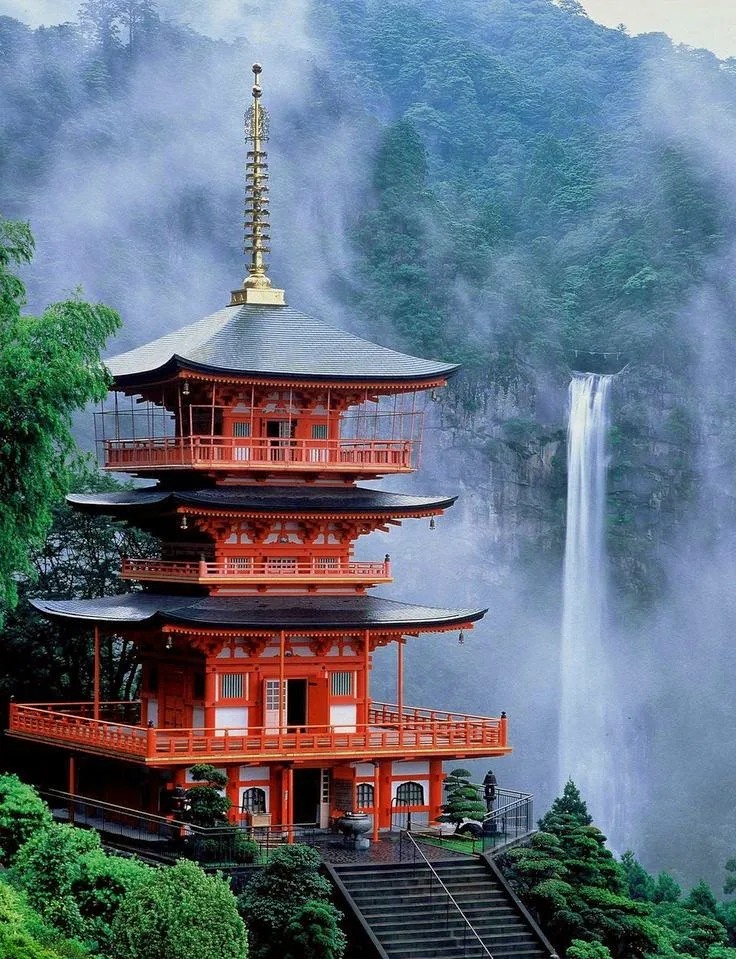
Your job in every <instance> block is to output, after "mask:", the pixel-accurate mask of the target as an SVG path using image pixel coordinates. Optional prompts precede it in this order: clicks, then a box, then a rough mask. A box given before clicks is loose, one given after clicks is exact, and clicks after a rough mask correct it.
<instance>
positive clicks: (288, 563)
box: [267, 556, 297, 573]
mask: <svg viewBox="0 0 736 959" xmlns="http://www.w3.org/2000/svg"><path fill="white" fill-rule="evenodd" d="M267 563H268V570H269V572H272V573H291V572H296V564H297V559H296V557H295V556H270V557H269V558H268V560H267Z"/></svg>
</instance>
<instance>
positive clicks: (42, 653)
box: [0, 459, 157, 702]
mask: <svg viewBox="0 0 736 959" xmlns="http://www.w3.org/2000/svg"><path fill="white" fill-rule="evenodd" d="M69 487H70V492H73V493H97V492H103V491H115V490H119V489H120V484H119V483H117V482H116V481H115V480H113V479H111V478H110V477H107V476H105V475H104V474H102V473H101V472H100V471H99V470H97V469H96V468H95V467H92V466H90V465H89V463H88V462H87V461H86V460H83V459H80V460H77V461H75V462H73V463H72V464H71V467H70V471H69ZM156 554H157V545H156V544H155V542H154V540H153V538H152V537H150V536H148V535H146V534H144V533H141V531H140V530H136V529H135V528H131V527H128V526H125V525H123V524H122V523H118V522H115V521H113V520H112V519H111V518H110V517H107V516H98V515H95V514H93V513H86V512H83V511H80V510H75V509H73V508H72V507H71V506H69V505H68V504H67V503H66V502H64V501H61V502H58V503H56V504H55V505H54V507H53V509H52V525H51V528H50V529H49V530H48V532H47V534H46V537H45V539H44V541H43V543H42V544H41V545H40V546H34V547H33V548H32V549H31V550H30V557H29V558H30V564H31V567H32V569H33V575H32V576H31V577H29V578H28V579H24V580H23V581H21V582H20V583H19V584H18V593H19V598H20V600H21V601H20V602H19V604H18V606H17V607H16V608H15V609H14V610H12V611H11V612H9V613H8V615H7V617H6V622H5V629H4V631H3V649H4V656H3V669H2V672H0V701H1V700H3V699H4V700H6V701H7V699H8V698H9V697H10V696H11V695H13V696H15V698H16V699H18V700H20V701H26V702H39V701H49V700H53V699H59V700H67V701H71V702H84V701H88V700H89V699H91V696H92V683H93V653H92V650H93V643H92V632H91V630H89V629H87V628H85V627H84V626H83V625H80V626H75V625H74V624H68V623H59V622H55V621H52V620H49V619H48V618H47V617H45V616H41V614H40V613H38V612H37V611H36V610H35V609H34V608H33V606H31V604H30V603H29V602H27V600H29V599H32V598H34V597H37V596H41V597H44V596H46V597H47V596H54V597H55V598H58V599H90V598H92V597H97V596H106V595H111V594H113V593H119V592H123V591H125V587H126V584H125V582H124V581H122V580H121V579H120V575H119V574H120V564H121V560H122V558H123V556H155V555H156ZM137 677H138V651H137V646H136V644H135V643H133V642H132V641H130V640H129V639H126V638H124V637H122V636H118V635H115V634H114V633H111V632H108V631H103V632H102V634H101V636H100V681H101V693H102V698H103V699H107V700H110V701H121V700H129V699H133V698H135V696H134V693H135V689H136V682H137Z"/></svg>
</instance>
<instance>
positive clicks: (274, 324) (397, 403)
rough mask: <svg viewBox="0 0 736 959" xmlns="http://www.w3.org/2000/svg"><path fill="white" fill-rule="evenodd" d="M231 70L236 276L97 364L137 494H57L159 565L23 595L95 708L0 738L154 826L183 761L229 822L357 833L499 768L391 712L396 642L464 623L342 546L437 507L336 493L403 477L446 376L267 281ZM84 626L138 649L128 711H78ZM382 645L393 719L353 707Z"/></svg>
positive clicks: (55, 711) (477, 736)
mask: <svg viewBox="0 0 736 959" xmlns="http://www.w3.org/2000/svg"><path fill="white" fill-rule="evenodd" d="M253 72H254V86H253V101H252V105H251V107H250V108H249V110H248V112H247V114H246V142H247V144H248V146H247V158H246V252H247V254H248V263H249V265H248V275H247V277H246V278H245V280H244V281H243V285H242V287H241V288H239V289H237V290H235V291H234V292H233V293H232V295H231V299H230V303H229V305H228V306H226V307H225V308H224V309H221V310H219V311H218V312H217V313H214V314H213V315H211V316H207V317H205V318H204V319H202V320H200V321H198V322H196V323H193V324H191V325H189V326H185V327H183V328H182V329H179V330H177V331H176V332H173V333H170V334H168V335H166V336H163V337H161V338H159V339H156V340H154V341H153V342H151V343H148V344H146V345H145V346H141V347H138V348H137V349H133V350H130V351H128V352H126V353H122V354H120V355H118V356H116V357H114V358H113V359H111V360H109V361H108V366H109V369H110V372H111V374H112V385H111V397H110V400H109V402H108V403H107V404H106V405H105V408H104V409H103V410H101V411H100V413H99V414H98V415H97V418H96V424H97V436H98V440H99V443H100V445H101V447H102V457H103V463H104V468H105V469H107V470H111V471H119V472H122V473H125V474H133V475H134V476H136V477H138V478H141V479H146V480H149V481H152V482H149V484H148V485H147V486H140V485H139V486H138V487H137V488H133V489H125V490H121V491H119V492H107V493H99V494H90V495H71V496H69V497H68V501H69V502H70V503H71V504H72V506H74V507H75V508H76V509H79V510H85V511H88V512H92V513H103V514H108V515H111V516H113V517H115V518H117V519H119V520H122V521H124V522H127V523H130V524H133V525H135V526H138V527H140V528H142V529H145V530H147V531H149V532H150V533H152V534H154V535H155V536H156V537H157V539H158V541H159V543H160V549H159V552H158V555H157V556H156V557H155V558H151V557H136V556H131V557H129V558H126V559H125V560H124V562H123V566H122V570H121V575H122V577H123V578H124V579H126V580H129V581H131V584H134V585H132V589H131V591H130V592H128V593H126V594H123V595H116V596H106V597H103V598H100V599H87V600H67V601H55V600H43V601H42V600H38V601H35V603H34V605H35V606H36V607H37V608H38V609H39V610H40V611H41V612H43V613H44V614H45V615H47V616H49V617H54V618H57V619H60V620H66V621H69V622H72V621H74V622H76V623H84V624H87V625H88V626H89V627H90V628H91V629H93V631H94V643H95V652H94V656H95V660H94V661H95V670H94V677H95V678H94V698H93V701H92V702H90V703H83V704H78V703H76V704H64V703H47V704H33V705H28V704H19V703H13V704H12V706H11V714H10V729H9V732H10V734H11V735H12V736H15V737H20V738H23V739H25V740H31V741H34V742H40V743H44V744H46V745H51V746H53V747H55V748H58V749H59V750H63V751H65V755H66V756H67V757H68V768H69V791H70V792H72V793H77V794H84V795H90V796H95V797H97V798H99V799H105V800H107V801H110V802H113V803H117V804H121V805H126V806H129V807H135V808H137V809H140V810H144V811H149V812H161V813H165V812H167V811H168V809H169V807H170V797H171V794H172V790H174V788H175V787H177V786H181V787H184V788H186V787H187V786H188V785H189V784H191V782H192V776H191V767H192V766H193V765H194V764H197V763H211V764H214V765H215V766H217V767H218V768H220V769H222V770H223V771H224V772H225V773H226V775H227V780H228V785H227V795H228V797H229V798H230V800H231V801H232V816H233V819H234V820H240V819H241V818H244V819H245V820H249V821H255V817H259V818H258V821H259V822H270V823H271V824H272V825H274V826H276V825H278V826H279V827H291V826H292V825H294V824H303V823H312V824H315V825H318V826H321V827H326V826H327V825H328V823H329V822H330V820H331V819H332V818H334V817H335V816H338V815H340V814H342V813H344V812H346V811H350V810H358V809H360V810H362V811H364V812H366V813H368V814H369V815H370V816H371V817H372V821H373V835H374V837H377V836H378V831H379V829H384V828H389V827H391V826H392V824H395V823H396V817H397V816H398V817H399V818H400V817H402V816H406V815H407V814H411V815H413V816H414V817H416V818H417V819H421V818H422V817H424V818H426V819H429V820H432V819H434V818H435V817H436V816H437V815H438V814H439V812H440V807H441V804H442V780H443V761H445V760H457V759H465V758H472V757H495V756H502V755H505V754H507V753H509V752H510V747H509V746H508V745H507V728H506V718H505V715H504V714H501V716H500V717H499V718H491V717H479V716H469V715H464V714H461V713H450V712H446V711H443V710H437V709H432V708H417V707H413V706H408V705H406V704H405V703H404V701H403V686H404V656H403V651H404V646H405V644H406V642H407V640H408V639H409V638H411V637H419V636H421V635H423V634H425V633H438V632H447V631H453V632H455V633H457V632H462V631H467V630H469V629H471V628H472V626H473V624H474V623H475V622H476V621H477V620H479V619H480V618H481V617H482V616H483V615H484V613H485V610H484V609H442V608H435V607H429V606H425V605H417V604H412V603H403V602H397V601H395V600H392V599H386V598H382V597H381V596H379V595H375V594H374V592H373V590H374V587H376V586H379V585H380V584H385V583H389V582H391V562H390V558H389V556H388V555H386V556H384V557H382V558H376V559H375V560H374V561H368V562H367V561H358V560H356V559H355V555H354V546H355V543H356V540H357V539H358V538H359V537H361V536H365V535H367V534H369V533H371V532H373V531H375V530H383V531H388V530H389V529H390V527H391V526H397V525H400V523H401V521H402V520H404V519H409V518H424V519H429V522H430V524H431V525H434V518H435V517H436V516H439V515H440V514H441V513H442V512H443V511H444V510H445V509H447V508H448V507H450V506H451V505H452V504H453V503H454V501H455V497H447V496H444V497H437V496H412V495H406V494H399V493H391V492H388V491H386V490H382V489H373V488H371V487H367V486H363V485H357V484H358V482H359V481H370V480H376V479H379V478H381V477H384V476H387V475H389V474H402V473H410V472H412V471H413V470H415V469H416V468H417V466H418V463H419V457H420V452H421V443H422V426H423V412H424V404H425V401H426V400H427V398H428V395H429V394H430V393H431V392H433V391H435V390H437V389H439V388H440V387H443V386H444V385H446V383H447V380H448V378H449V377H450V376H452V375H453V373H455V372H456V370H457V367H456V366H454V365H451V364H447V363H441V362H436V361H432V360H425V359H420V358H418V357H415V356H409V355H406V354H403V353H399V352H395V351H393V350H390V349H387V348H385V347H382V346H378V345H376V344H374V343H370V342H368V341H366V340H364V339H361V338H359V337H357V336H354V335H352V334H351V333H347V332H344V331H342V330H338V329H334V328H332V327H330V326H328V325H327V324H325V323H323V322H321V321H320V320H317V319H313V318H312V317H309V316H307V315H305V314H304V313H301V312H299V311H298V310H295V309H293V308H291V307H290V306H288V305H286V302H285V296H284V291H283V290H279V289H276V288H274V287H273V286H272V285H271V281H270V280H269V278H268V276H267V273H266V263H265V256H266V254H267V253H268V252H269V250H268V243H269V222H268V220H269V213H268V170H267V158H266V152H265V142H266V140H267V134H268V126H267V120H268V118H267V114H266V111H265V109H264V107H263V106H262V104H261V86H260V76H259V74H260V72H261V68H260V67H259V66H258V65H257V64H256V65H255V66H254V67H253ZM104 632H107V633H109V634H113V635H116V636H124V637H126V638H128V639H132V640H133V641H134V642H135V643H136V644H137V648H138V651H139V658H140V663H141V681H140V700H139V701H138V702H136V703H106V702H101V701H100V682H99V643H100V635H101V634H102V633H104ZM389 644H395V645H396V647H397V678H396V685H397V694H396V700H397V701H396V702H395V703H393V704H387V703H382V702H376V701H375V700H374V699H373V698H372V695H371V666H372V661H373V656H374V653H375V651H376V650H377V649H378V648H379V647H382V646H388V645H389Z"/></svg>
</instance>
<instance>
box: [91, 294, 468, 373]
mask: <svg viewBox="0 0 736 959" xmlns="http://www.w3.org/2000/svg"><path fill="white" fill-rule="evenodd" d="M106 362H107V365H108V367H109V368H110V371H111V372H112V374H113V376H114V377H115V379H116V380H117V381H118V383H120V384H121V385H125V383H126V381H135V380H138V379H142V378H143V377H144V375H145V374H152V373H154V372H156V371H162V372H164V371H165V372H169V371H173V369H175V368H176V367H178V366H183V367H186V368H193V369H198V370H203V371H205V372H221V373H235V374H240V375H248V374H250V375H254V376H257V377H260V376H263V377H267V376H268V377H279V378H291V379H295V378H302V377H303V378H309V379H325V380H332V381H335V380H337V381H345V380H356V379H357V380H366V381H386V380H388V381H391V380H419V381H421V380H432V379H436V378H438V377H440V378H441V377H443V376H449V375H450V374H451V373H454V372H455V370H457V366H456V365H453V364H450V363H440V362H437V361H434V360H423V359H420V358H419V357H416V356H409V355H408V354H406V353H397V352H396V351H395V350H389V349H387V348H386V347H384V346H378V345H377V344H375V343H371V342H369V341H368V340H364V339H362V338H361V337H359V336H354V335H353V334H352V333H346V332H345V331H344V330H337V329H335V328H334V327H330V326H328V325H327V324H326V323H323V322H322V321H321V320H316V319H313V318H312V317H311V316H307V315H306V314H305V313H301V312H299V310H293V309H291V307H288V306H255V305H245V306H228V307H225V309H223V310H220V311H219V312H217V313H213V314H212V315H211V316H206V317H205V318H204V319H203V320H199V322H197V323H192V324H191V325H190V326H185V327H183V328H182V329H179V330H176V331H175V332H174V333H168V334H167V335H166V336H162V337H160V338H159V339H157V340H153V341H152V342H151V343H147V344H145V345H144V346H139V347H137V348H136V349H134V350H129V351H128V352H127V353H121V354H119V355H118V356H114V357H112V358H111V359H109V360H107V361H106Z"/></svg>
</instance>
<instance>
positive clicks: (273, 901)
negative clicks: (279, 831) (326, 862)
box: [239, 844, 341, 959]
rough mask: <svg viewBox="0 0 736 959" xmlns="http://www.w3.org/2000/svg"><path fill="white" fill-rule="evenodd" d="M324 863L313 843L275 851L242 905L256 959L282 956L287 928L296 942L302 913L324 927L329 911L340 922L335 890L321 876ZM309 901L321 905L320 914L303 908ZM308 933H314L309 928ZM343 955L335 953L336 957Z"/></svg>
mask: <svg viewBox="0 0 736 959" xmlns="http://www.w3.org/2000/svg"><path fill="white" fill-rule="evenodd" d="M320 865H321V860H320V857H319V853H317V852H316V851H315V850H314V849H310V848H309V846H303V845H301V844H295V845H293V846H284V847H283V848H281V849H277V850H276V851H275V852H274V853H273V855H272V856H271V858H270V859H269V861H268V862H267V864H266V866H265V868H264V869H263V870H262V871H261V872H260V873H259V874H258V875H257V876H255V878H254V879H253V880H252V881H251V882H250V883H249V884H248V887H247V889H246V890H245V892H244V893H243V895H242V896H241V897H240V900H239V906H240V910H241V912H242V914H243V916H244V918H245V921H246V924H247V926H248V932H249V934H250V936H251V952H252V959H282V955H283V953H282V943H283V942H284V940H285V937H286V930H287V929H288V928H289V927H291V932H290V933H289V936H290V941H292V942H293V941H294V936H295V935H296V931H295V929H296V925H298V924H299V918H298V917H299V916H301V919H302V921H304V922H306V923H308V924H309V925H312V923H313V922H314V923H316V925H317V927H320V928H322V929H323V930H324V919H325V916H326V914H327V913H328V912H329V913H331V914H332V916H333V918H334V920H335V923H337V920H338V916H339V913H338V912H337V910H336V909H335V907H334V906H333V905H332V903H331V902H330V895H331V891H332V889H331V886H330V883H329V881H328V880H327V879H326V878H325V877H324V876H322V875H320V873H319V869H320ZM307 903H319V904H321V906H322V907H323V908H322V910H321V911H320V913H319V916H316V915H315V914H314V913H313V912H312V911H311V909H310V910H307V911H306V912H303V911H302V910H303V909H304V908H305V907H306V905H307ZM315 934H316V930H315ZM320 934H322V933H320ZM304 935H305V936H307V937H309V936H310V935H311V934H310V933H309V931H308V930H307V931H305V932H304ZM335 948H336V949H337V945H335ZM340 954H341V953H339V952H335V956H336V957H337V956H339V955H340Z"/></svg>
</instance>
